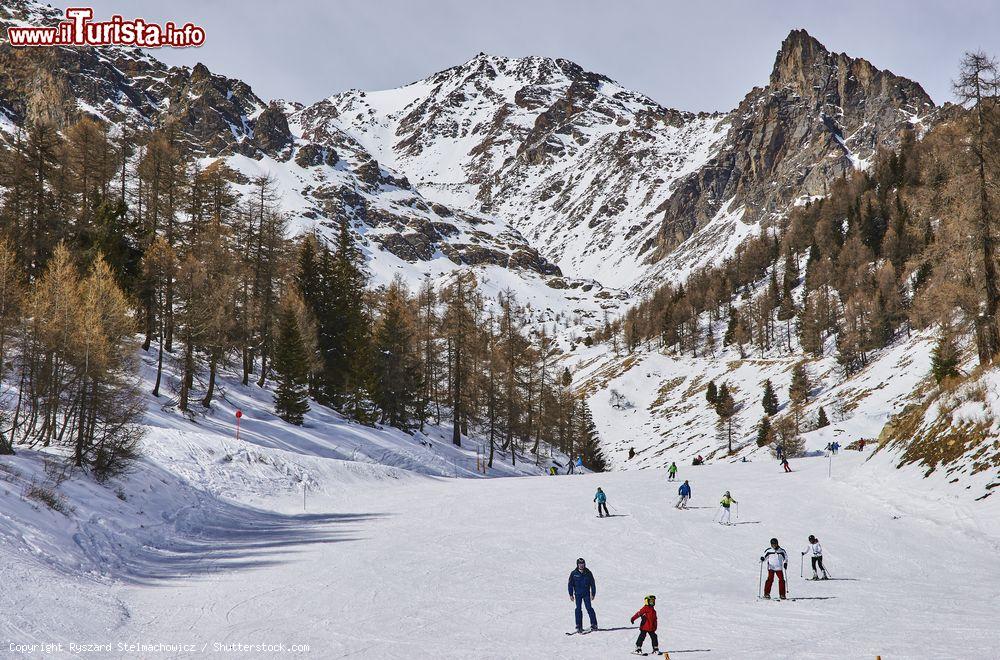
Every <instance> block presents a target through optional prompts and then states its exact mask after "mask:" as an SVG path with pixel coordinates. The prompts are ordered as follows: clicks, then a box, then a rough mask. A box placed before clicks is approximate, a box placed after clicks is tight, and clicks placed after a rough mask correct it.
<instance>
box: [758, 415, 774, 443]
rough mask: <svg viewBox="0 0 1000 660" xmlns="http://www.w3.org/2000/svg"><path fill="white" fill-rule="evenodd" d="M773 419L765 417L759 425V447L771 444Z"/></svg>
mask: <svg viewBox="0 0 1000 660" xmlns="http://www.w3.org/2000/svg"><path fill="white" fill-rule="evenodd" d="M771 440H772V437H771V418H770V417H768V416H767V415H764V416H763V417H761V419H760V424H758V425H757V446H758V447H765V446H767V445H769V444H771Z"/></svg>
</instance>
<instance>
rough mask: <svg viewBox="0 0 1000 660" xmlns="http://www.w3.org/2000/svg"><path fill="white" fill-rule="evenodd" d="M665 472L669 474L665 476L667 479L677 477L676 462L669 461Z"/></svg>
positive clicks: (671, 479)
mask: <svg viewBox="0 0 1000 660" xmlns="http://www.w3.org/2000/svg"><path fill="white" fill-rule="evenodd" d="M667 474H668V475H670V476H668V477H667V481H673V480H674V479H676V478H677V463H673V462H671V463H670V467H668V468H667Z"/></svg>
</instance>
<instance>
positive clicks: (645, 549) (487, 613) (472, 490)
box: [0, 445, 1000, 660]
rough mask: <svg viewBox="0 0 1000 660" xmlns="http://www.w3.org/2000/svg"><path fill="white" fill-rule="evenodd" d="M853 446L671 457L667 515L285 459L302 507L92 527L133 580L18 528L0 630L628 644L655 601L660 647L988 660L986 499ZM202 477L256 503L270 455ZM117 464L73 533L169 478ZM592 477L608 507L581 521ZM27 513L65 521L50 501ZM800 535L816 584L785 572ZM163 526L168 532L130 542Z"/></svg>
mask: <svg viewBox="0 0 1000 660" xmlns="http://www.w3.org/2000/svg"><path fill="white" fill-rule="evenodd" d="M192 446H193V445H192ZM250 451H251V454H250V455H252V456H253V455H255V451H256V450H254V449H251V450H250ZM262 453H264V452H262ZM266 455H268V456H271V457H274V456H276V455H278V454H277V453H275V452H267V453H266ZM863 458H865V457H862V456H861V455H859V454H857V453H856V452H842V453H841V455H839V456H837V457H836V458H834V459H833V462H832V464H830V463H829V459H826V458H806V459H799V460H793V461H792V468H793V470H794V471H793V472H792V473H791V474H784V473H782V472H781V471H780V469H779V468H778V465H777V464H776V463H775V462H774V461H772V460H767V459H764V458H763V457H761V458H759V459H758V458H755V459H754V460H753V461H752V462H750V463H733V464H729V463H717V464H713V465H708V466H702V467H699V468H689V467H687V466H683V467H682V468H681V471H680V474H679V478H681V479H688V480H690V482H691V484H692V486H693V489H694V493H693V495H694V497H693V500H692V503H691V504H692V507H691V508H690V509H689V510H687V511H677V510H676V509H674V508H672V505H673V504H674V502H675V500H676V496H675V492H676V484H668V483H665V474H664V473H663V471H661V470H645V471H641V472H619V473H609V474H603V475H588V476H581V477H537V478H528V479H498V480H464V479H459V480H455V479H445V480H441V479H430V478H427V477H419V476H417V475H413V474H412V473H404V472H398V471H394V470H391V469H389V468H379V467H372V468H365V466H360V465H357V464H353V465H355V467H350V466H351V465H352V464H349V463H342V462H339V461H332V460H322V461H321V460H316V459H311V460H309V461H303V462H302V463H300V464H298V465H297V467H296V469H299V467H302V468H305V469H307V470H308V471H309V473H310V477H311V479H313V480H315V482H316V489H315V494H313V495H311V499H309V502H308V511H307V512H306V513H302V510H301V501H300V500H299V499H297V498H296V497H295V493H294V489H293V490H292V491H291V492H289V493H287V495H286V496H268V497H267V498H262V499H260V500H259V501H257V502H256V503H255V504H256V506H255V507H249V506H247V505H244V504H237V503H232V502H230V501H223V500H218V499H214V498H211V497H209V496H207V495H203V496H202V497H201V499H200V500H198V501H193V500H192V501H190V502H188V504H190V505H191V506H186V507H184V508H182V509H181V510H180V512H179V513H177V514H173V513H171V514H169V515H164V514H166V513H167V512H162V513H161V511H159V510H155V509H149V510H146V514H148V515H147V517H148V520H149V523H148V524H147V528H148V530H147V531H146V534H147V539H146V540H145V541H144V543H143V544H136V545H134V546H133V545H131V544H132V543H133V541H130V540H129V539H130V537H129V536H128V535H122V534H113V535H112V534H111V532H110V531H109V532H108V534H107V535H106V536H105V537H103V539H102V540H103V542H104V543H106V544H107V545H106V547H105V548H104V549H105V551H106V552H107V553H108V554H109V555H110V554H111V551H114V552H117V553H118V554H119V555H122V556H124V557H125V560H124V561H123V563H122V565H121V566H120V567H119V568H122V569H124V568H130V569H133V571H134V574H133V576H132V577H131V578H130V579H127V580H125V581H123V582H109V581H108V580H106V579H104V578H102V577H100V576H97V575H92V576H85V575H83V574H79V573H66V572H62V571H56V570H54V569H53V567H51V566H49V565H46V562H45V561H44V558H45V553H46V552H60V551H62V552H66V553H72V554H79V552H80V550H79V547H80V546H82V547H85V548H86V547H92V545H93V544H94V543H96V542H97V541H98V537H97V536H96V535H94V534H91V535H90V536H80V535H78V536H77V537H76V539H75V540H76V543H74V542H70V541H65V542H64V543H65V547H60V548H56V549H52V548H46V547H43V546H42V539H39V538H38V537H37V536H35V537H34V538H30V539H25V542H30V543H32V544H34V545H35V547H36V548H37V549H38V551H39V555H38V556H37V557H31V556H26V555H23V554H21V553H9V552H8V553H6V559H7V561H6V562H5V565H4V568H3V576H4V582H5V584H6V585H7V587H8V588H7V589H4V590H2V591H0V603H2V606H3V609H4V611H5V612H7V613H8V616H6V617H5V618H4V619H3V621H2V622H0V637H2V638H3V639H4V640H8V639H10V640H14V641H16V642H17V643H19V644H30V643H32V642H36V643H41V642H53V643H55V642H63V643H68V642H71V641H72V642H77V643H80V642H85V643H95V644H96V643H100V644H111V645H113V646H112V647H111V648H109V649H108V650H107V651H106V652H102V653H100V654H99V655H100V656H101V657H112V658H125V657H136V656H143V655H145V654H144V653H143V652H142V651H141V650H137V648H136V647H128V646H125V647H118V646H117V645H118V644H126V645H127V644H138V643H145V644H157V643H160V644H167V643H176V644H182V643H185V644H191V645H193V646H192V647H191V648H190V649H189V650H187V651H186V652H182V651H179V650H178V651H175V652H173V653H172V654H170V655H173V656H184V657H202V656H206V657H208V656H212V657H215V656H216V655H219V654H220V653H222V654H223V655H224V656H225V657H230V656H233V657H235V656H236V655H238V652H237V648H236V647H235V646H225V645H235V644H245V645H262V646H260V647H257V649H256V652H254V650H253V649H252V648H251V650H250V651H249V652H250V653H251V654H253V655H257V656H272V655H276V653H275V652H271V653H269V652H266V651H267V650H270V647H264V646H263V645H271V647H277V646H278V645H281V644H283V645H285V647H286V653H287V652H288V649H289V648H291V647H292V645H297V646H296V651H297V653H298V654H299V655H302V656H304V657H317V658H342V657H370V658H394V657H399V656H400V655H401V654H402V655H407V656H414V657H425V656H428V655H434V656H436V657H441V658H462V657H468V655H469V653H470V652H471V653H474V654H475V655H477V656H478V657H484V658H529V657H543V656H545V657H556V658H608V657H615V656H621V657H625V655H626V654H627V653H629V652H630V650H631V649H632V648H633V644H634V640H635V637H636V629H635V626H634V625H633V624H630V623H629V617H631V615H632V614H633V613H634V612H635V611H636V610H638V609H639V608H640V607H641V605H642V599H643V597H644V596H645V595H646V594H650V593H652V594H655V595H657V596H658V599H657V610H658V613H659V639H660V649H661V650H666V651H668V652H669V653H670V656H671V657H685V658H686V657H692V658H715V657H723V658H736V657H739V658H747V659H751V660H752V659H758V658H760V659H764V658H774V657H788V658H792V657H795V658H830V659H834V658H844V657H851V658H861V657H866V658H874V657H875V656H876V655H881V656H882V657H883V658H913V659H917V658H921V659H931V658H944V657H949V658H951V657H956V658H957V657H961V658H964V659H968V660H988V659H989V658H993V657H995V651H996V642H997V637H996V627H995V620H994V613H993V612H992V610H991V608H990V607H984V604H987V603H991V602H994V601H995V600H996V599H997V597H998V595H1000V594H998V593H997V587H996V584H995V583H994V582H993V581H991V580H984V579H983V572H982V570H981V569H982V567H988V566H990V562H992V560H993V557H994V556H995V555H996V551H997V549H998V547H1000V536H998V534H1000V529H998V528H997V526H996V524H995V522H996V520H997V519H1000V518H998V514H1000V511H997V510H996V501H994V503H993V504H989V503H984V504H983V505H978V506H975V507H970V506H969V505H968V503H965V502H962V501H959V500H956V499H955V498H953V497H950V496H948V495H947V494H945V493H943V492H941V491H933V492H926V491H925V485H924V482H922V481H921V480H920V479H919V476H918V477H917V479H916V480H915V481H905V480H904V481H901V480H897V479H896V475H895V472H896V471H895V469H894V468H892V467H891V466H888V465H885V464H879V465H876V464H875V463H877V461H874V460H873V461H868V462H867V463H864V464H862V462H861V461H862V459H863ZM240 463H241V460H237V461H234V463H233V465H234V466H236V465H240ZM209 464H210V463H209ZM321 466H322V467H321ZM211 470H212V471H217V472H219V474H220V477H219V478H220V479H221V478H223V477H222V476H221V475H222V474H223V473H226V474H228V475H229V476H228V477H226V479H227V480H228V481H229V483H230V484H231V485H232V489H233V490H232V492H233V493H237V492H242V493H243V494H244V495H253V494H256V493H257V492H258V491H257V490H256V489H257V486H256V485H254V483H252V482H251V480H250V478H249V477H250V476H251V475H253V476H254V477H256V476H258V475H264V474H266V473H268V472H270V471H272V470H273V467H272V466H269V465H267V464H262V463H259V462H257V461H253V462H252V463H251V465H250V466H248V470H250V471H249V472H247V471H242V470H241V473H242V474H244V475H246V476H247V477H248V479H247V480H246V481H243V480H242V479H240V478H239V477H238V476H237V474H238V473H236V472H235V471H233V472H229V470H230V468H227V467H225V466H220V465H215V466H214V467H212V468H211ZM828 473H832V478H829V477H828ZM135 478H137V479H142V480H145V481H147V482H148V487H147V489H146V492H144V493H143V494H142V495H141V496H137V497H136V498H135V500H131V501H129V502H125V503H122V502H117V501H115V498H114V496H113V495H111V496H110V497H108V496H105V498H106V499H105V500H104V501H98V500H97V495H96V494H93V493H91V494H90V495H91V498H90V500H89V502H91V503H93V506H95V508H96V507H100V511H99V512H96V511H95V512H94V513H93V514H91V513H90V512H89V510H88V511H86V512H85V511H84V510H83V509H82V507H81V509H80V511H79V512H80V513H81V514H85V515H88V516H91V515H92V516H93V519H94V520H93V522H92V524H91V527H90V529H92V528H94V527H98V526H99V524H103V525H106V526H107V528H108V529H109V530H113V529H115V528H117V527H118V526H119V525H121V523H122V521H123V520H124V519H125V518H126V517H131V516H136V515H138V514H136V513H134V512H132V513H129V512H128V511H127V509H129V508H131V507H135V508H140V507H146V506H148V505H149V504H148V503H149V500H148V499H147V498H149V497H151V496H150V495H149V494H148V493H150V492H162V491H164V490H170V489H171V488H173V484H172V481H171V479H170V478H167V477H166V476H165V475H163V474H162V473H151V472H150V471H149V470H148V468H144V469H143V472H142V473H140V474H139V475H137V476H136V477H135ZM311 483H312V482H311ZM597 486H601V487H602V488H603V489H604V490H605V492H607V494H608V498H609V499H608V501H609V503H610V505H611V506H612V507H613V508H612V512H613V513H614V514H615V517H612V518H607V519H603V520H602V519H599V518H597V517H596V516H595V515H594V510H593V505H592V503H591V499H592V497H593V493H594V490H595V488H596V487H597ZM725 490H730V491H731V492H732V494H733V496H734V497H735V498H736V499H737V500H738V501H739V513H738V516H736V517H735V521H736V522H737V524H736V525H734V526H731V527H723V526H720V525H718V524H716V523H715V522H713V517H714V516H715V515H716V514H717V510H718V507H717V501H718V497H719V496H720V495H721V494H722V493H723V492H724V491H725ZM994 499H995V498H994ZM178 504H180V502H178ZM88 506H89V505H88ZM7 510H8V509H7V508H6V507H5V511H7ZM33 515H34V516H36V517H38V518H45V519H47V520H48V521H50V522H49V523H48V524H49V527H50V528H51V529H56V530H61V529H62V528H63V527H64V526H65V525H66V523H65V520H66V518H64V517H63V516H62V515H61V514H56V513H44V514H40V513H37V512H36V513H35V514H33ZM956 517H958V518H959V519H960V520H961V521H963V522H961V523H959V524H956V523H955V518H956ZM46 532H48V530H46ZM808 534H815V535H817V536H818V537H819V539H820V541H821V543H822V545H823V548H824V558H825V563H826V566H827V568H828V569H829V571H830V574H831V575H832V577H833V578H834V579H833V580H832V581H827V582H822V581H821V582H809V581H803V580H802V579H800V578H799V576H798V572H799V571H798V570H796V569H797V568H799V567H798V566H797V564H799V561H800V556H799V552H801V551H802V549H803V548H804V547H805V545H806V536H807V535H808ZM772 536H776V537H778V539H779V540H780V541H781V543H782V545H783V547H785V548H786V549H787V551H788V553H789V586H788V592H789V596H790V597H791V598H792V599H798V600H791V601H788V602H765V601H760V600H757V599H756V598H755V590H756V589H757V588H758V579H759V574H758V571H759V562H758V557H759V556H760V554H761V552H762V551H763V549H764V548H765V547H766V545H767V542H768V539H769V538H770V537H772ZM158 538H159V539H164V538H166V539H168V540H169V542H168V543H166V544H164V545H162V546H159V547H158V546H157V545H155V543H153V542H152V541H151V540H149V539H158ZM77 543H78V544H79V545H77ZM119 543H121V544H122V545H123V546H125V547H116V545H117V544H119ZM8 547H9V546H8ZM579 556H583V557H584V558H585V559H586V560H587V565H588V567H589V568H590V569H591V570H592V571H593V572H594V574H595V577H596V583H597V598H596V599H595V601H594V607H595V610H596V613H597V616H598V623H599V624H600V626H601V628H602V630H600V631H598V632H595V633H591V634H588V635H584V636H571V637H567V636H566V635H565V634H564V632H566V631H571V630H572V629H573V625H574V624H573V604H572V603H571V602H569V600H568V599H567V594H566V578H567V575H568V573H569V572H570V570H571V569H572V568H573V566H574V561H575V559H576V557H579ZM970 567H979V569H973V570H970ZM806 570H808V566H806ZM43 585H47V586H48V587H50V588H42V587H43ZM52 587H54V588H52ZM774 593H776V588H775V592H774ZM584 620H585V623H586V622H587V621H586V617H585V619H584ZM776 622H780V625H778V623H776ZM217 644H218V645H223V646H215V645H217ZM648 644H649V643H648V642H647V646H646V649H647V650H648V649H649V646H648ZM305 646H308V649H306V648H304V647H305ZM227 651H228V653H227ZM274 651H277V649H276V648H275V649H274Z"/></svg>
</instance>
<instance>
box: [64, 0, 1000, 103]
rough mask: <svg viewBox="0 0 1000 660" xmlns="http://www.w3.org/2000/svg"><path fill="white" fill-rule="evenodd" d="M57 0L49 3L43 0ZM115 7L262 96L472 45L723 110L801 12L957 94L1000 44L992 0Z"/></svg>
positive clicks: (414, 71)
mask: <svg viewBox="0 0 1000 660" xmlns="http://www.w3.org/2000/svg"><path fill="white" fill-rule="evenodd" d="M53 4H54V6H59V5H58V3H55V2H53ZM78 4H90V5H92V6H93V7H94V8H95V12H96V14H97V16H98V17H99V18H102V17H103V18H107V17H108V16H110V15H111V14H113V13H120V14H122V15H124V16H125V17H126V18H133V17H137V16H139V17H142V18H146V19H149V20H155V21H157V22H162V21H165V20H174V21H175V22H178V23H184V22H187V21H192V22H196V23H198V24H200V25H202V26H203V27H204V28H205V30H206V33H207V41H206V44H205V45H204V46H202V47H201V48H194V49H183V50H181V49H178V50H171V49H159V50H156V51H154V52H153V54H154V55H155V56H156V57H158V58H160V59H162V60H164V61H166V62H168V63H170V64H188V65H193V64H195V63H197V62H199V61H200V62H203V63H204V64H205V65H206V66H208V68H209V69H211V70H212V71H214V72H218V73H224V74H226V75H229V76H231V77H235V78H240V79H242V80H245V81H247V82H248V83H250V85H251V86H253V88H254V90H255V91H256V92H257V94H258V95H259V96H261V97H263V98H265V99H273V98H285V99H289V100H298V101H303V102H307V103H308V102H312V101H316V100H318V99H320V98H323V97H326V96H329V95H330V94H333V93H336V92H339V91H343V90H345V89H350V88H358V89H386V88H391V87H398V86H399V85H402V84H405V83H408V82H412V81H414V80H417V79H420V78H423V77H425V76H427V75H428V74H430V73H433V72H435V71H439V70H441V69H445V68H447V67H449V66H453V65H455V64H459V63H461V62H464V61H466V60H468V59H470V58H472V57H473V56H475V55H476V53H478V52H480V51H485V52H487V53H492V54H497V55H508V56H524V55H545V56H550V57H565V58H567V59H570V60H573V61H575V62H577V63H578V64H580V65H581V66H583V67H584V68H586V69H590V70H592V71H597V72H599V73H603V74H605V75H607V76H609V77H611V78H613V79H615V80H617V81H618V82H620V83H622V84H623V85H624V86H626V87H628V88H631V89H634V90H636V91H639V92H643V93H645V94H647V95H648V96H650V97H652V98H653V99H654V100H656V101H657V102H659V103H661V104H662V105H665V106H668V107H674V108H679V109H682V110H694V111H697V110H729V109H731V108H733V107H735V106H736V104H737V103H739V101H740V99H741V98H742V97H743V95H744V94H746V92H748V91H749V90H750V88H752V87H753V86H755V85H761V84H764V83H765V82H766V81H767V77H768V74H769V73H770V70H771V65H772V64H773V63H774V55H775V52H776V51H777V49H778V47H779V45H780V43H781V40H782V39H783V38H784V37H785V35H786V34H788V31H789V30H790V29H792V28H798V27H804V28H806V29H807V30H808V31H809V33H810V34H812V35H813V36H815V37H816V38H818V39H819V40H820V41H821V42H823V44H825V45H826V46H827V48H829V49H830V50H833V51H844V52H847V53H848V54H850V55H853V56H860V57H864V58H866V59H868V60H871V61H872V62H873V63H874V64H875V65H876V66H878V67H880V68H888V69H891V70H892V71H893V72H895V73H897V74H900V75H904V76H907V77H909V78H912V79H914V80H916V81H917V82H919V83H921V84H922V85H923V86H924V88H925V89H926V90H927V92H928V93H929V94H930V95H931V97H932V98H933V99H934V101H935V102H937V103H941V102H942V101H946V100H949V99H951V91H950V81H951V79H952V77H953V76H954V72H955V70H956V67H957V64H958V61H959V58H960V57H961V55H962V52H963V51H965V50H969V49H977V48H981V49H984V50H986V51H987V52H991V53H993V54H1000V3H994V2H990V1H989V0H981V1H978V2H973V1H972V0H951V1H949V2H931V1H928V0H911V1H909V2H905V1H902V0H886V1H880V0H867V1H855V0H826V1H823V2H813V1H812V0H794V1H793V0H788V1H785V2H778V1H773V0H761V1H753V0H742V1H741V0H731V1H730V0H711V1H704V0H702V1H699V0H684V1H674V0H660V1H659V2H657V1H654V0H604V1H603V2H595V1H591V0H559V1H555V0H552V1H548V0H493V1H490V2H485V1H479V0H433V1H428V0H423V1H421V0H359V1H355V0H352V1H333V0H331V1H327V2H322V1H320V0H301V1H298V2H295V1H291V0H286V1H285V2H262V1H258V0H243V1H242V2H235V1H232V2H229V1H220V2H212V3H208V2H205V0H200V1H194V0H172V1H171V2H169V3H167V2H162V0H90V2H89V3H78Z"/></svg>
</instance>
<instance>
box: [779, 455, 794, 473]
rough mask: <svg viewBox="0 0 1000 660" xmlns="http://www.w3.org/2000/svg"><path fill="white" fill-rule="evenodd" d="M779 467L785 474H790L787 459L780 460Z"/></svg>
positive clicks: (790, 469)
mask: <svg viewBox="0 0 1000 660" xmlns="http://www.w3.org/2000/svg"><path fill="white" fill-rule="evenodd" d="M781 467H783V468H785V472H791V471H792V468H791V467H789V465H788V459H787V458H782V459H781Z"/></svg>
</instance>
